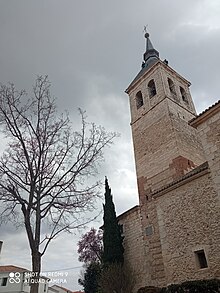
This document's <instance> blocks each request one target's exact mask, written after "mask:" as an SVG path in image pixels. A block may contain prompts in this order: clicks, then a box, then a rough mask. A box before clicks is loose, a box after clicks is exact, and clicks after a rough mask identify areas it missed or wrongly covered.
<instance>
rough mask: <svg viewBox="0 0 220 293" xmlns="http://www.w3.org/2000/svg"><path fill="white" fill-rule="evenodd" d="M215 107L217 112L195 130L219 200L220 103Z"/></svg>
mask: <svg viewBox="0 0 220 293" xmlns="http://www.w3.org/2000/svg"><path fill="white" fill-rule="evenodd" d="M217 107H218V111H215V112H214V111H213V112H214V113H211V115H210V116H209V117H208V119H204V120H202V123H200V124H199V125H198V126H197V130H198V132H199V136H200V138H201V141H202V145H203V148H204V152H205V156H206V160H207V161H208V163H209V167H210V170H211V174H212V179H213V181H214V183H215V188H216V190H217V192H218V195H219V200H220V103H218V105H216V108H217Z"/></svg>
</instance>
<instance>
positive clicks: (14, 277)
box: [9, 272, 21, 284]
mask: <svg viewBox="0 0 220 293" xmlns="http://www.w3.org/2000/svg"><path fill="white" fill-rule="evenodd" d="M20 282H21V274H20V273H19V272H16V273H13V272H11V273H9V283H11V284H19V283H20Z"/></svg>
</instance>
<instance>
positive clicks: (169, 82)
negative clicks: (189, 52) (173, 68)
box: [168, 78, 176, 96]
mask: <svg viewBox="0 0 220 293" xmlns="http://www.w3.org/2000/svg"><path fill="white" fill-rule="evenodd" d="M168 84H169V89H170V92H171V94H173V95H175V96H176V90H175V85H174V82H173V81H172V79H170V78H168Z"/></svg>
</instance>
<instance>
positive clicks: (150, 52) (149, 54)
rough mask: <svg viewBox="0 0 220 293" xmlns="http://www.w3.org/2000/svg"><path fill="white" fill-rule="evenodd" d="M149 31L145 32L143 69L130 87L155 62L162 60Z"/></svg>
mask: <svg viewBox="0 0 220 293" xmlns="http://www.w3.org/2000/svg"><path fill="white" fill-rule="evenodd" d="M149 36H150V35H149V33H147V32H146V33H145V35H144V37H145V38H146V51H145V53H144V55H143V59H144V60H143V62H142V66H141V67H142V69H141V71H140V72H139V73H138V74H137V76H136V77H135V79H134V80H133V81H132V82H131V84H130V85H129V86H128V88H129V87H130V86H131V85H132V84H133V83H134V82H136V81H137V80H138V79H139V78H140V77H141V76H142V75H143V74H144V73H145V72H146V71H147V70H148V69H149V68H150V67H151V66H152V65H153V64H155V63H156V62H157V61H159V60H160V58H159V52H158V51H157V50H156V49H154V46H153V45H152V43H151V41H150V38H149Z"/></svg>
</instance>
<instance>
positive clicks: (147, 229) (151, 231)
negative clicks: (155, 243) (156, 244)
mask: <svg viewBox="0 0 220 293" xmlns="http://www.w3.org/2000/svg"><path fill="white" fill-rule="evenodd" d="M145 232H146V235H147V236H151V235H152V234H153V227H152V226H148V227H147V228H146V229H145Z"/></svg>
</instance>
